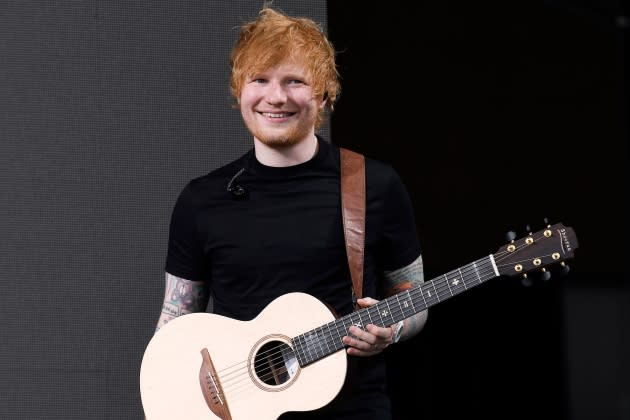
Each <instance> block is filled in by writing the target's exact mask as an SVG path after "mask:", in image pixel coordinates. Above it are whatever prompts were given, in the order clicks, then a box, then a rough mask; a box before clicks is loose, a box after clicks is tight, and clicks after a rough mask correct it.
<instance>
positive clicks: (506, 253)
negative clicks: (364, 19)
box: [140, 223, 578, 420]
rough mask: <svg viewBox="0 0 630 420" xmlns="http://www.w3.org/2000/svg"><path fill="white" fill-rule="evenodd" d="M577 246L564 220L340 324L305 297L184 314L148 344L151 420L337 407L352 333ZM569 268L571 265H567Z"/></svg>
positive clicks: (225, 418) (565, 255)
mask: <svg viewBox="0 0 630 420" xmlns="http://www.w3.org/2000/svg"><path fill="white" fill-rule="evenodd" d="M577 247H578V242H577V238H576V236H575V232H574V231H573V229H572V228H570V227H565V226H563V225H562V224H560V223H559V224H554V225H548V226H547V227H546V228H545V229H543V230H540V231H538V232H535V233H530V234H529V235H527V236H525V237H523V238H520V239H518V240H516V239H512V240H510V241H509V243H507V244H505V245H504V246H502V247H500V248H499V249H498V250H497V251H496V252H495V253H494V254H490V255H488V256H485V257H483V258H480V259H478V260H476V261H473V262H471V263H470V264H467V265H464V266H462V267H459V268H457V269H455V270H453V271H450V272H448V273H445V274H443V275H441V276H439V277H436V278H434V279H432V280H430V281H427V282H425V283H423V284H422V285H419V286H416V287H414V288H412V289H409V290H406V291H404V292H400V293H398V294H396V295H394V296H391V297H388V298H387V299H384V300H381V301H379V302H378V303H377V304H375V305H373V306H371V307H369V308H364V309H361V310H358V311H354V312H352V313H350V314H348V315H346V316H343V317H341V318H335V317H334V316H333V314H332V313H331V312H330V310H329V309H328V307H327V306H326V305H325V304H324V303H322V302H321V301H319V300H318V299H316V298H314V297H313V296H310V295H308V294H305V293H289V294H286V295H283V296H280V297H278V298H277V299H275V300H274V301H272V302H271V303H270V304H269V305H267V306H266V307H265V309H264V310H263V311H261V313H260V314H259V315H258V316H257V317H256V318H254V319H252V320H250V321H238V320H234V319H231V318H227V317H223V316H220V315H216V314H210V313H192V314H188V315H184V316H180V317H178V318H175V319H174V320H172V321H171V322H169V323H168V324H166V325H165V326H163V327H162V328H161V329H160V330H159V331H158V332H156V334H155V335H154V336H153V337H152V339H151V340H150V341H149V343H148V345H147V347H146V350H145V352H144V356H143V359H142V364H141V368H140V394H141V398H142V404H143V407H144V410H145V415H146V418H147V419H148V420H172V419H186V420H206V419H207V420H213V419H222V420H251V419H256V420H272V419H277V418H278V417H279V416H280V415H281V414H283V413H285V412H288V411H310V410H314V409H317V408H320V407H322V406H324V405H326V404H328V403H329V402H330V401H331V400H332V399H333V398H334V397H335V396H336V395H337V394H338V392H339V391H340V390H341V387H342V385H343V382H344V379H345V375H346V365H347V360H346V352H345V346H344V344H343V343H342V341H341V339H342V337H344V336H345V335H347V334H348V333H347V331H348V327H350V326H351V325H356V326H359V327H364V326H365V325H367V324H368V323H371V324H375V325H378V326H388V325H392V324H394V323H397V322H398V321H400V320H403V319H405V318H407V317H409V316H411V315H414V314H416V313H418V312H421V311H423V310H425V309H427V308H429V307H431V306H433V305H436V304H438V303H440V302H443V301H445V300H447V299H450V298H451V297H453V296H456V295H458V294H460V293H463V292H465V291H467V290H470V289H472V288H473V287H476V286H478V285H481V284H483V283H484V282H486V281H488V280H490V279H493V278H495V277H499V276H512V277H513V276H527V275H528V273H530V272H533V271H540V272H545V271H547V270H548V267H550V266H552V265H556V264H557V265H560V266H566V264H565V261H566V260H568V259H570V258H573V256H574V251H575V250H576V249H577ZM567 267H568V266H567Z"/></svg>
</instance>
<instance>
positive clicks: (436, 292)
mask: <svg viewBox="0 0 630 420" xmlns="http://www.w3.org/2000/svg"><path fill="white" fill-rule="evenodd" d="M431 284H432V285H433V291H434V292H435V297H437V300H438V302H439V301H440V295H439V294H438V291H437V289H436V288H435V280H434V281H432V282H431Z"/></svg>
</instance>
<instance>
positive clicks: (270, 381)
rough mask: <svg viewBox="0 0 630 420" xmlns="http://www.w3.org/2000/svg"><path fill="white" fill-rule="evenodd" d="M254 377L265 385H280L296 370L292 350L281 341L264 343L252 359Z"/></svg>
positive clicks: (296, 364)
mask: <svg viewBox="0 0 630 420" xmlns="http://www.w3.org/2000/svg"><path fill="white" fill-rule="evenodd" d="M254 369H255V371H256V376H258V378H259V379H260V380H261V381H262V382H264V383H266V384H267V385H282V384H284V383H285V382H287V381H289V380H290V379H291V378H292V377H293V376H295V374H296V373H297V370H298V362H297V359H296V358H295V353H294V352H293V349H292V348H291V347H289V346H288V345H287V344H286V343H283V342H281V341H270V342H268V343H265V344H264V345H263V346H262V347H261V348H260V349H258V353H256V357H255V358H254Z"/></svg>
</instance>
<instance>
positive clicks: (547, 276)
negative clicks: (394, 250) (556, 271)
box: [541, 268, 551, 281]
mask: <svg viewBox="0 0 630 420" xmlns="http://www.w3.org/2000/svg"><path fill="white" fill-rule="evenodd" d="M541 271H542V274H541V278H542V279H543V280H544V281H547V280H549V279H550V278H551V273H550V272H549V271H547V270H546V269H544V268H543V269H542V270H541Z"/></svg>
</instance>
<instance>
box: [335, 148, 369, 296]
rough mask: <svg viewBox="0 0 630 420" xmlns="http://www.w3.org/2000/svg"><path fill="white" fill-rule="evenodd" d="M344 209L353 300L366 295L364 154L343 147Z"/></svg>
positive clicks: (342, 210)
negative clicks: (364, 276) (364, 275)
mask: <svg viewBox="0 0 630 420" xmlns="http://www.w3.org/2000/svg"><path fill="white" fill-rule="evenodd" d="M340 154H341V157H340V159H341V212H342V217H343V232H344V237H345V240H346V254H347V255H348V266H349V267H350V276H351V277H352V303H353V304H354V307H355V309H358V308H357V299H359V298H361V297H362V296H363V255H364V249H365V157H364V156H363V155H361V154H359V153H356V152H353V151H351V150H348V149H345V148H343V147H341V148H340Z"/></svg>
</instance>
